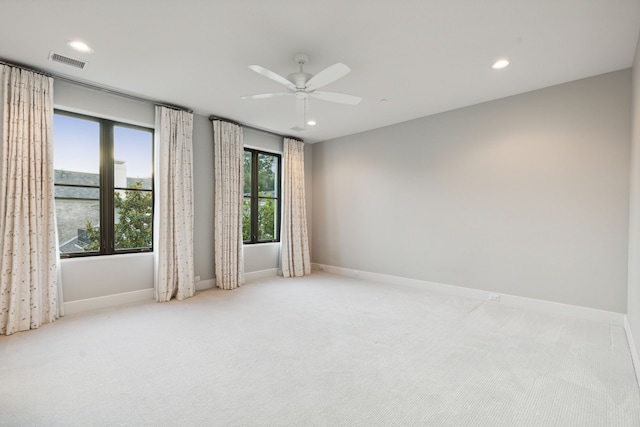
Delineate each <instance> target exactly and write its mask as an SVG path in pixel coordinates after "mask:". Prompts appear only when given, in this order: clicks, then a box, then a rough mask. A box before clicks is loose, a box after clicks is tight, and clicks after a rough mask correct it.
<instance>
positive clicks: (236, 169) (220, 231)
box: [213, 120, 244, 289]
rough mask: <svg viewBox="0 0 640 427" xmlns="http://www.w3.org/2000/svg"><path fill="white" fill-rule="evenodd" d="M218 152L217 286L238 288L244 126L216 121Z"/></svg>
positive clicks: (240, 280)
mask: <svg viewBox="0 0 640 427" xmlns="http://www.w3.org/2000/svg"><path fill="white" fill-rule="evenodd" d="M213 145H214V155H215V160H214V162H215V166H214V177H215V194H214V198H215V227H214V251H215V271H216V286H217V287H219V288H222V289H235V288H237V287H238V286H240V285H242V284H244V255H243V252H242V206H243V183H244V148H243V141H242V128H240V126H238V125H236V124H233V123H228V122H225V121H221V120H214V121H213Z"/></svg>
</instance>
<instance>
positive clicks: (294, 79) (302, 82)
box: [287, 71, 313, 89]
mask: <svg viewBox="0 0 640 427" xmlns="http://www.w3.org/2000/svg"><path fill="white" fill-rule="evenodd" d="M311 77H313V75H312V74H309V73H303V72H302V71H300V72H297V73H291V74H289V75H288V76H287V80H289V81H290V82H291V83H293V84H294V85H295V87H296V88H297V89H304V88H305V87H306V86H307V82H308V81H309V80H311Z"/></svg>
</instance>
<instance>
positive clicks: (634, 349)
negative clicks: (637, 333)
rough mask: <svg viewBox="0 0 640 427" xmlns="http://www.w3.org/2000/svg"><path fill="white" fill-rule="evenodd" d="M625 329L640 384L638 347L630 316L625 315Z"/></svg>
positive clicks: (639, 383)
mask: <svg viewBox="0 0 640 427" xmlns="http://www.w3.org/2000/svg"><path fill="white" fill-rule="evenodd" d="M624 331H625V332H626V334H627V342H628V343H629V351H631V360H632V361H633V368H634V369H635V371H636V381H637V382H638V385H640V357H638V347H636V342H635V340H634V339H633V332H632V331H631V325H630V324H629V318H628V317H627V316H626V315H625V316H624Z"/></svg>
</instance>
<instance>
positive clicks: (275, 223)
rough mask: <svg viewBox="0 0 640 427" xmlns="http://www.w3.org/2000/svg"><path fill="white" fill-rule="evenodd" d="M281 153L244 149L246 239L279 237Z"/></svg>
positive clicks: (266, 240) (278, 238)
mask: <svg viewBox="0 0 640 427" xmlns="http://www.w3.org/2000/svg"><path fill="white" fill-rule="evenodd" d="M280 161H281V156H280V155H279V154H272V153H266V152H264V151H258V150H252V149H250V148H245V149H244V206H243V217H242V220H243V221H242V240H244V243H265V242H279V241H280Z"/></svg>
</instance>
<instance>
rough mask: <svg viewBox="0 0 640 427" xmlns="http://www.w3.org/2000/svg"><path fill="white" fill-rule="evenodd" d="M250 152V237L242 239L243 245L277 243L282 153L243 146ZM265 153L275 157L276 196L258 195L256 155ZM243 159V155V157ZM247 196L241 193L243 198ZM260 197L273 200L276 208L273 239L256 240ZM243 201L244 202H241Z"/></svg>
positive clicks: (278, 239)
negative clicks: (276, 171) (276, 172)
mask: <svg viewBox="0 0 640 427" xmlns="http://www.w3.org/2000/svg"><path fill="white" fill-rule="evenodd" d="M246 152H249V153H251V195H250V196H249V197H250V199H251V220H250V223H251V232H250V233H249V236H250V239H249V240H243V242H242V243H243V244H245V245H254V244H259V243H278V242H280V226H281V220H282V213H281V212H282V155H281V154H279V153H273V152H269V151H263V150H258V149H255V148H248V147H244V151H243V156H244V153H246ZM260 154H262V155H267V156H271V157H275V158H276V159H277V164H278V185H277V194H278V196H277V197H264V196H262V197H260V196H258V156H259V155H260ZM243 161H244V157H243ZM246 197H247V196H244V194H243V200H244V199H245V198H246ZM260 199H272V200H275V206H276V208H277V218H275V224H276V232H275V236H274V239H271V240H258V205H259V201H260ZM243 203H244V202H243Z"/></svg>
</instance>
